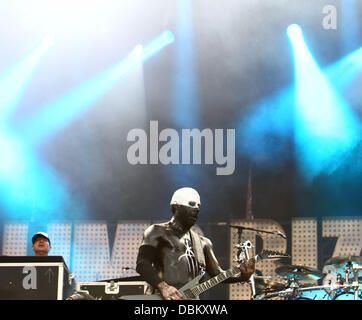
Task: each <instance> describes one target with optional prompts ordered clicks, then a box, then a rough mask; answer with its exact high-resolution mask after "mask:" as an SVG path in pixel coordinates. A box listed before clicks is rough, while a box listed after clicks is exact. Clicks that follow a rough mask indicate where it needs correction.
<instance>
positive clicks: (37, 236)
mask: <svg viewBox="0 0 362 320" xmlns="http://www.w3.org/2000/svg"><path fill="white" fill-rule="evenodd" d="M37 238H46V239H47V240H48V242H49V245H50V239H49V235H48V234H47V233H45V232H37V233H36V234H34V235H33V238H32V239H31V241H32V242H33V244H34V242H35V240H36V239H37Z"/></svg>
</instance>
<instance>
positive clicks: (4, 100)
mask: <svg viewBox="0 0 362 320" xmlns="http://www.w3.org/2000/svg"><path fill="white" fill-rule="evenodd" d="M53 44H54V35H52V34H48V35H47V36H45V37H44V39H43V40H42V41H41V43H40V44H39V45H37V46H36V48H35V49H33V50H32V52H31V53H30V54H29V55H28V56H27V57H25V58H24V59H23V60H21V61H20V62H18V63H17V64H16V65H14V66H13V67H12V68H10V69H9V70H8V71H7V72H5V73H3V74H2V75H1V76H0V120H2V121H5V120H7V119H8V117H9V116H10V115H11V114H12V111H13V110H14V108H15V107H16V106H17V104H18V102H19V100H20V98H21V97H22V95H23V92H24V90H25V87H26V85H27V83H28V81H29V80H30V78H31V76H32V75H33V72H34V70H35V68H36V67H37V65H38V64H39V62H40V60H41V58H42V57H43V56H44V54H45V53H46V52H47V51H48V49H50V48H51V47H52V46H53Z"/></svg>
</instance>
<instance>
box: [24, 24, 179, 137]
mask: <svg viewBox="0 0 362 320" xmlns="http://www.w3.org/2000/svg"><path fill="white" fill-rule="evenodd" d="M174 39H175V38H174V36H173V34H172V33H171V32H170V31H165V32H163V33H162V34H161V35H160V36H158V37H157V38H156V39H155V40H153V41H152V42H151V43H149V44H148V45H146V46H144V47H142V50H140V47H136V50H134V51H133V52H131V53H130V54H129V55H128V56H127V57H126V58H124V59H123V60H122V61H120V62H119V63H118V64H116V65H115V66H113V67H111V68H110V69H108V70H107V71H105V72H103V73H101V74H99V75H98V76H96V77H94V78H93V79H91V80H89V81H88V82H86V83H84V84H82V85H80V86H79V87H77V88H75V89H74V90H72V91H70V92H68V93H66V94H64V95H63V96H61V97H60V98H58V99H56V100H55V101H53V102H50V103H48V104H46V105H45V106H43V107H42V108H41V110H40V111H39V112H38V113H37V114H35V115H34V116H33V117H32V118H31V119H30V120H29V121H26V123H21V124H20V125H18V131H19V132H20V133H21V134H22V136H23V137H24V139H27V140H28V141H29V143H32V144H34V143H38V142H41V141H43V139H47V138H49V136H50V135H51V134H53V133H55V132H57V130H59V129H60V128H63V127H65V126H67V125H68V124H69V123H70V122H71V121H73V120H74V119H75V118H76V117H77V116H79V115H80V114H81V112H82V111H84V110H85V109H86V108H87V107H89V106H90V105H91V104H92V103H93V102H94V101H95V100H96V99H97V98H99V97H100V96H101V95H102V94H104V93H105V92H106V91H107V90H108V89H110V88H111V87H112V86H113V85H114V84H115V83H116V82H117V81H119V80H120V79H121V78H122V77H124V76H125V75H126V74H127V73H129V72H130V71H132V70H133V69H134V68H136V67H137V66H138V65H140V64H141V63H142V62H143V61H145V60H147V59H148V58H150V57H151V56H153V55H154V54H155V53H157V52H158V51H160V50H162V49H163V48H165V47H166V46H168V45H169V44H171V43H172V42H173V41H174Z"/></svg>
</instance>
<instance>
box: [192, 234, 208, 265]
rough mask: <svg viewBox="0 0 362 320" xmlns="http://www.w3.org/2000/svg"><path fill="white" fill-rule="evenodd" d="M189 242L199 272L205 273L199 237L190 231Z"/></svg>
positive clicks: (203, 256)
mask: <svg viewBox="0 0 362 320" xmlns="http://www.w3.org/2000/svg"><path fill="white" fill-rule="evenodd" d="M190 235H191V240H192V246H193V248H194V253H195V257H196V260H197V263H198V264H199V268H200V269H201V272H205V267H206V264H205V255H204V251H203V250H202V242H201V238H200V236H199V235H198V234H197V233H196V232H195V231H192V230H190Z"/></svg>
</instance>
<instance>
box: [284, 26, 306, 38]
mask: <svg viewBox="0 0 362 320" xmlns="http://www.w3.org/2000/svg"><path fill="white" fill-rule="evenodd" d="M287 34H288V37H289V38H290V39H297V38H301V37H302V36H303V31H302V28H301V27H300V26H299V25H298V24H291V25H289V26H288V28H287Z"/></svg>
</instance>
